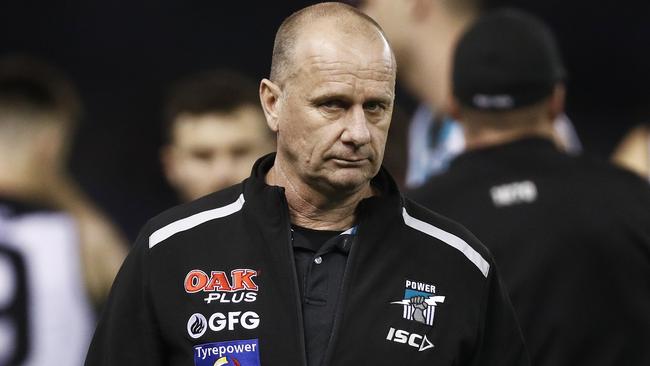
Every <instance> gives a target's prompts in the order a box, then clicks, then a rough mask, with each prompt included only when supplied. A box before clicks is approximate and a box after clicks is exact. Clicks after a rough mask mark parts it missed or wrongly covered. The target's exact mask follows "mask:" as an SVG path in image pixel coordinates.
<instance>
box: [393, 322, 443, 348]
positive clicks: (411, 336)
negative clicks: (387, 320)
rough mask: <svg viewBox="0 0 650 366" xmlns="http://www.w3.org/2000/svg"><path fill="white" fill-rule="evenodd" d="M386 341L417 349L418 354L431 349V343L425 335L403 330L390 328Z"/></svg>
mask: <svg viewBox="0 0 650 366" xmlns="http://www.w3.org/2000/svg"><path fill="white" fill-rule="evenodd" d="M386 340H389V341H392V342H395V343H402V344H407V345H409V346H411V347H414V348H417V349H418V352H422V351H426V350H428V349H429V348H433V343H431V341H429V339H427V336H426V334H425V335H423V336H422V335H419V334H417V333H409V332H407V331H405V330H401V329H395V328H392V327H391V328H390V329H389V330H388V335H387V336H386Z"/></svg>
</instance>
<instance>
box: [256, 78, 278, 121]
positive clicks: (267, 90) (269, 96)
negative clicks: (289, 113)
mask: <svg viewBox="0 0 650 366" xmlns="http://www.w3.org/2000/svg"><path fill="white" fill-rule="evenodd" d="M281 95H282V90H280V87H279V86H277V85H276V84H275V83H273V82H272V81H271V80H269V79H262V81H261V82H260V102H261V103H262V110H264V117H266V124H267V125H268V126H269V128H270V129H271V131H273V132H278V129H279V124H280V120H279V117H278V116H279V112H280V107H281V102H280V98H281Z"/></svg>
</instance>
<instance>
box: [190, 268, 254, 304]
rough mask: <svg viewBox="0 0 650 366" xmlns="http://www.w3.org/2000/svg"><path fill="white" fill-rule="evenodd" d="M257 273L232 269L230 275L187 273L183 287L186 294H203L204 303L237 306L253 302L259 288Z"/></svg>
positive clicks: (195, 270)
mask: <svg viewBox="0 0 650 366" xmlns="http://www.w3.org/2000/svg"><path fill="white" fill-rule="evenodd" d="M257 274H258V273H257V271H255V270H252V269H248V268H245V269H234V270H232V271H230V273H226V272H224V271H211V272H210V274H209V275H208V274H207V273H205V272H204V271H202V270H200V269H194V270H191V271H190V272H188V273H187V275H186V276H185V280H184V281H183V286H184V288H185V292H186V293H188V294H196V293H199V294H204V295H205V296H206V297H205V298H204V299H203V300H204V301H205V302H206V303H208V304H210V303H212V302H219V303H222V304H229V303H233V304H238V303H242V302H247V303H251V302H255V300H257V291H258V289H259V287H258V286H257V283H255V278H256V277H257Z"/></svg>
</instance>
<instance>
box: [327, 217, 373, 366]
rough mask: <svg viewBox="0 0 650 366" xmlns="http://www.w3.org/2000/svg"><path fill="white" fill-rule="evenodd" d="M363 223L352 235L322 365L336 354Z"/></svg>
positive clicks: (358, 225) (359, 224)
mask: <svg viewBox="0 0 650 366" xmlns="http://www.w3.org/2000/svg"><path fill="white" fill-rule="evenodd" d="M361 211H362V210H359V212H361ZM359 215H360V214H359ZM362 223H363V220H359V223H358V224H357V225H356V227H357V229H356V232H355V235H353V236H352V237H351V240H353V242H352V244H351V247H350V253H349V255H348V260H347V262H346V264H345V271H344V272H343V280H342V281H341V290H340V292H339V301H338V303H337V304H336V312H335V313H334V324H333V325H332V331H331V332H330V340H329V342H328V344H327V349H326V350H325V356H324V357H323V360H322V361H321V363H320V366H327V365H329V364H330V362H331V361H332V356H333V355H334V345H335V344H336V342H337V341H338V335H339V328H340V326H341V318H342V316H343V308H344V306H343V305H344V304H345V302H346V300H347V294H348V287H349V282H350V279H349V277H350V272H351V271H352V268H353V267H354V260H355V259H356V254H357V252H358V249H357V247H358V246H359V245H357V243H358V242H359V235H360V233H359V231H360V228H361V224H362Z"/></svg>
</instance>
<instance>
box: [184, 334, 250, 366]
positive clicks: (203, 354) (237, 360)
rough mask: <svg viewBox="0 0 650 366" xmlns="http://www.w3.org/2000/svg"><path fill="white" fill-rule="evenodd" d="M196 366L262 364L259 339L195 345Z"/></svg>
mask: <svg viewBox="0 0 650 366" xmlns="http://www.w3.org/2000/svg"><path fill="white" fill-rule="evenodd" d="M194 366H260V355H259V345H258V340H257V339H247V340H236V341H227V342H215V343H206V344H199V345H197V346H194Z"/></svg>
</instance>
